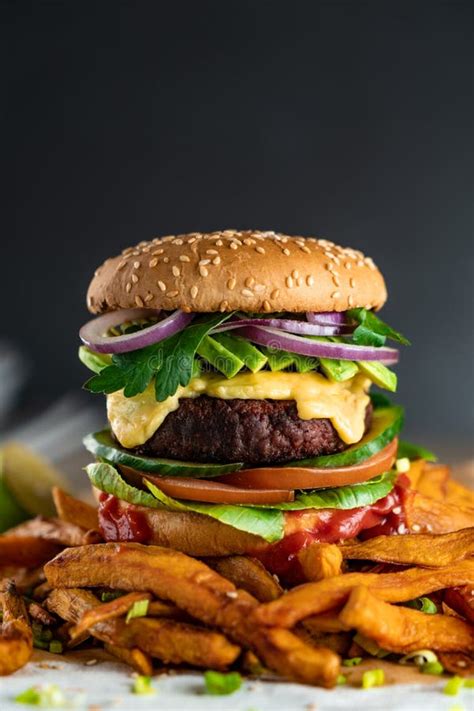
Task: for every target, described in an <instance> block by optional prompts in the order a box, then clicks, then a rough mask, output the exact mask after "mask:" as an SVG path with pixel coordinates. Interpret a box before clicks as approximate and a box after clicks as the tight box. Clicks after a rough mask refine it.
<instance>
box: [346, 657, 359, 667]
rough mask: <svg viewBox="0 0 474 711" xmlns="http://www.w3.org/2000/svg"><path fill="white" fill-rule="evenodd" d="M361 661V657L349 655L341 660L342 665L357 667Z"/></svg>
mask: <svg viewBox="0 0 474 711" xmlns="http://www.w3.org/2000/svg"><path fill="white" fill-rule="evenodd" d="M361 662H362V657H350V658H349V659H343V660H342V666H344V667H357V666H358V665H359V664H360V663H361Z"/></svg>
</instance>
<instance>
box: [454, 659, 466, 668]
mask: <svg viewBox="0 0 474 711" xmlns="http://www.w3.org/2000/svg"><path fill="white" fill-rule="evenodd" d="M456 665H457V666H458V667H461V669H462V668H463V667H467V662H466V661H465V660H464V659H458V661H457V662H456Z"/></svg>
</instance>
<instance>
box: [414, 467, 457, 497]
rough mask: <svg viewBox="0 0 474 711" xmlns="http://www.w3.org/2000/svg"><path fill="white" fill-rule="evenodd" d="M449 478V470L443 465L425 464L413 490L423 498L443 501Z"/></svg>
mask: <svg viewBox="0 0 474 711" xmlns="http://www.w3.org/2000/svg"><path fill="white" fill-rule="evenodd" d="M449 477H450V470H449V467H447V466H446V465H445V464H430V463H429V462H426V463H425V466H424V467H423V470H422V472H421V474H420V477H419V478H418V482H417V485H416V487H415V488H416V490H417V491H418V492H419V493H420V494H423V496H429V497H430V498H431V499H437V500H438V501H444V499H445V497H446V484H447V482H448V479H449Z"/></svg>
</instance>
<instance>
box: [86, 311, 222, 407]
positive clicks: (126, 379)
mask: <svg viewBox="0 0 474 711" xmlns="http://www.w3.org/2000/svg"><path fill="white" fill-rule="evenodd" d="M231 315H232V314H231V313H226V314H220V313H219V314H210V315H205V316H201V317H200V318H199V320H196V321H194V322H193V323H192V324H191V325H190V326H188V327H187V328H185V329H184V330H183V331H180V332H179V333H175V334H174V335H173V336H170V337H169V338H166V339H164V340H163V341H160V342H159V343H155V344H153V345H151V346H147V347H146V348H141V349H139V350H136V351H130V352H129V353H121V354H117V355H114V356H112V365H109V366H107V367H106V368H104V369H103V370H102V371H101V372H100V373H98V374H97V375H94V376H93V377H92V378H90V380H88V381H87V383H86V384H85V385H84V388H85V389H86V390H89V391H90V392H93V393H113V392H116V391H117V390H123V394H124V395H125V397H133V396H134V395H138V394H139V393H142V392H143V391H144V390H146V388H147V387H148V385H149V384H150V382H151V380H152V379H153V377H156V382H155V393H156V399H157V400H158V401H159V402H162V401H163V400H166V398H168V397H170V396H171V395H174V394H175V392H176V390H177V389H178V387H179V385H183V386H186V385H187V384H188V383H189V381H190V380H191V378H192V376H193V372H194V370H195V368H194V358H195V355H196V350H197V348H199V345H200V343H201V341H202V339H203V338H204V337H205V336H207V334H208V333H209V332H210V331H212V329H214V328H215V327H216V326H218V325H220V324H221V323H223V322H224V321H226V320H227V319H228V318H230V316H231Z"/></svg>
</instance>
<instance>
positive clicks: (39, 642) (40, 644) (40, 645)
mask: <svg viewBox="0 0 474 711" xmlns="http://www.w3.org/2000/svg"><path fill="white" fill-rule="evenodd" d="M33 647H34V648H35V649H49V642H46V641H45V640H44V639H39V638H38V637H33Z"/></svg>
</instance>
